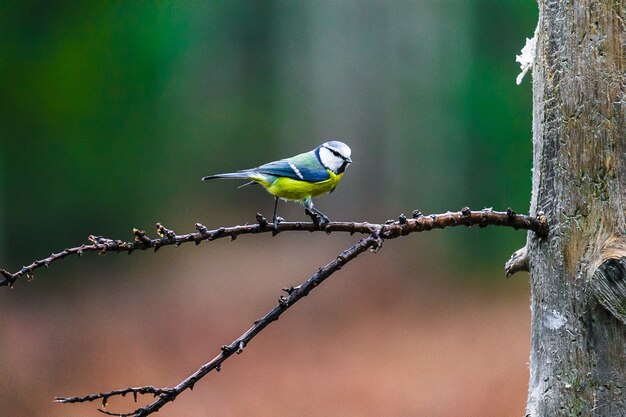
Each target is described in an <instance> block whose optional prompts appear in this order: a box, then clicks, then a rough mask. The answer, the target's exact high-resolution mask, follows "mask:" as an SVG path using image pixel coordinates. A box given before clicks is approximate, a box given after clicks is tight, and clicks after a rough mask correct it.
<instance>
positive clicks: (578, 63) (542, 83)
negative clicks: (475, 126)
mask: <svg viewBox="0 0 626 417" xmlns="http://www.w3.org/2000/svg"><path fill="white" fill-rule="evenodd" d="M624 5H625V2H624V0H577V1H573V0H570V1H564V0H560V1H554V0H539V30H538V39H537V55H536V59H535V63H534V66H533V146H534V155H533V166H534V168H533V184H532V187H533V193H532V200H531V214H534V213H536V212H537V211H538V210H543V211H544V212H545V214H546V216H547V218H548V221H549V224H550V234H549V236H548V238H547V239H537V238H536V237H535V236H533V234H529V235H528V242H527V248H528V255H529V262H530V273H531V291H532V300H531V302H532V342H531V345H532V346H531V357H530V385H529V394H528V404H527V410H526V412H527V416H529V417H543V416H624V415H626V314H625V313H626V309H624V306H626V294H625V293H624V289H625V288H626V286H625V285H624V282H625V280H626V276H625V275H626V267H625V265H626V262H624V256H626V252H625V251H624V250H623V248H624V246H625V245H624V244H623V243H624V240H623V237H624V235H626V227H625V226H626V224H625V219H624V217H625V212H624V210H625V209H626V154H625V152H626V143H625V142H626V139H625V131H626V123H625V105H624V103H625V88H624V70H625V64H624V44H625V42H626V39H625V36H624V32H625V27H624V17H625V12H624Z"/></svg>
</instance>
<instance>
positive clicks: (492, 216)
mask: <svg viewBox="0 0 626 417" xmlns="http://www.w3.org/2000/svg"><path fill="white" fill-rule="evenodd" d="M488 225H495V226H508V227H513V228H514V229H525V230H532V231H534V232H535V233H536V234H537V236H538V237H545V236H547V233H548V223H547V220H546V219H545V216H543V214H542V213H540V214H539V215H538V216H537V217H530V216H525V215H521V214H516V213H515V212H514V211H512V210H511V209H508V210H507V211H506V212H497V211H493V210H491V209H483V210H480V211H471V210H470V209H469V208H467V207H466V208H463V209H462V210H461V211H458V212H447V213H443V214H430V215H422V213H421V212H420V211H419V210H414V211H413V218H412V219H407V218H406V217H405V216H404V215H402V216H400V218H399V219H398V220H397V221H391V222H388V223H384V224H376V223H367V222H329V223H326V224H324V226H323V227H322V228H320V226H319V225H317V224H315V223H313V222H281V223H279V224H278V232H288V231H308V232H316V231H323V232H325V233H328V234H330V233H332V232H347V233H350V234H354V233H361V234H371V233H373V232H374V231H376V233H378V234H379V236H380V237H381V238H383V239H394V238H397V237H400V236H405V235H408V234H410V233H414V232H425V231H429V230H432V229H444V228H446V227H454V226H479V227H485V226H488ZM196 230H197V231H196V232H192V233H187V234H183V235H178V234H176V233H175V232H174V231H173V230H170V229H167V228H166V227H164V226H163V225H161V224H160V223H157V233H158V234H159V235H160V236H161V237H159V238H155V239H152V238H150V237H148V236H147V234H146V232H145V231H142V230H139V229H134V230H133V234H134V240H133V241H131V242H125V241H122V240H113V239H108V238H104V237H101V236H89V238H88V240H89V242H90V243H89V244H84V245H81V246H77V247H74V248H68V249H65V250H63V251H61V252H58V253H53V254H51V255H50V256H48V257H47V258H44V259H40V260H37V261H34V262H33V263H31V264H30V265H27V266H23V267H22V268H21V269H20V270H18V271H16V272H13V273H12V272H8V271H6V270H4V269H0V286H3V285H6V286H9V287H12V286H13V284H14V283H15V281H16V280H17V279H18V278H19V277H21V276H26V277H27V278H28V279H32V278H33V272H34V271H35V270H36V269H38V268H41V267H48V266H49V265H50V264H51V263H53V262H56V261H59V260H61V259H64V258H65V257H67V256H70V255H79V256H81V255H82V254H83V253H86V252H98V253H99V254H101V255H104V254H105V253H107V252H115V253H117V252H127V253H129V254H130V253H132V252H133V251H135V250H146V249H154V250H155V251H157V250H158V249H159V248H161V247H163V246H170V245H174V246H180V245H182V244H183V243H187V242H194V243H195V244H196V245H197V244H200V243H201V242H202V241H207V242H210V241H212V240H216V239H220V238H224V237H230V238H231V239H235V238H236V237H237V236H239V235H245V234H255V233H267V232H274V229H273V226H272V225H271V224H268V222H267V220H266V219H265V217H263V216H262V215H260V214H258V215H257V223H255V224H249V225H248V224H247V225H243V226H232V227H220V228H218V229H215V230H209V229H208V228H207V227H206V226H204V225H202V224H200V223H196Z"/></svg>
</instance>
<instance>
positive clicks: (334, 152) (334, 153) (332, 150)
mask: <svg viewBox="0 0 626 417" xmlns="http://www.w3.org/2000/svg"><path fill="white" fill-rule="evenodd" d="M324 147H325V148H326V149H328V150H329V151H331V152H332V153H333V155H335V156H336V157H337V158H341V159H343V160H344V161H345V160H346V158H344V157H343V155H342V154H340V153H339V152H337V151H336V150H334V149H330V148H329V147H328V146H324Z"/></svg>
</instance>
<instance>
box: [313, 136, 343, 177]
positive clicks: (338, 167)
mask: <svg viewBox="0 0 626 417" xmlns="http://www.w3.org/2000/svg"><path fill="white" fill-rule="evenodd" d="M317 151H318V156H319V159H320V162H321V163H322V165H324V167H325V168H326V169H330V170H331V171H333V172H334V173H335V174H342V173H343V172H344V171H345V170H346V167H347V166H348V164H350V163H352V159H350V155H351V154H352V151H351V150H350V147H349V146H348V145H346V144H345V143H343V142H339V141H336V140H331V141H328V142H324V143H322V144H321V145H320V146H319V147H318V148H317Z"/></svg>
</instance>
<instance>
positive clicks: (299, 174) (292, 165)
mask: <svg viewBox="0 0 626 417" xmlns="http://www.w3.org/2000/svg"><path fill="white" fill-rule="evenodd" d="M289 166H290V167H291V169H293V172H295V174H296V175H297V176H298V178H300V179H301V180H304V176H302V173H301V172H300V170H299V169H298V167H297V166H295V165H294V163H293V162H289Z"/></svg>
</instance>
